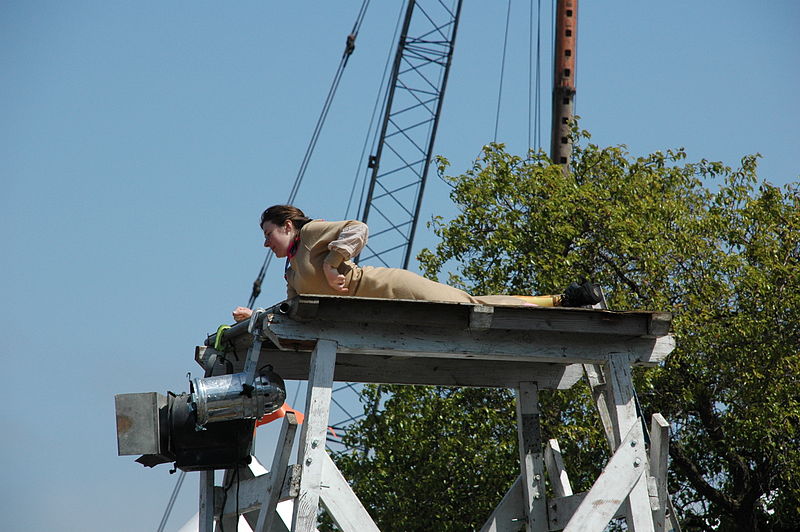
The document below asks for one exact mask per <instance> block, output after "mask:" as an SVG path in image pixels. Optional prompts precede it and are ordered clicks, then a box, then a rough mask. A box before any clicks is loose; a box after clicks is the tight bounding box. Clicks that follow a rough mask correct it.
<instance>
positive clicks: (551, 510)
mask: <svg viewBox="0 0 800 532" xmlns="http://www.w3.org/2000/svg"><path fill="white" fill-rule="evenodd" d="M588 494H589V492H588V491H585V492H583V493H576V494H573V495H567V496H564V497H554V498H552V499H548V501H547V516H548V518H549V519H550V530H563V529H564V527H566V526H567V523H569V520H570V518H571V517H572V516H573V514H574V513H575V511H576V510H577V509H578V508H579V507H580V505H581V503H582V502H583V500H584V499H585V498H586V496H587V495H588ZM624 517H625V514H624V513H622V512H621V511H619V509H618V510H617V512H616V513H615V514H614V515H613V516H612V517H611V519H622V518H624ZM596 532H599V530H598V531H596Z"/></svg>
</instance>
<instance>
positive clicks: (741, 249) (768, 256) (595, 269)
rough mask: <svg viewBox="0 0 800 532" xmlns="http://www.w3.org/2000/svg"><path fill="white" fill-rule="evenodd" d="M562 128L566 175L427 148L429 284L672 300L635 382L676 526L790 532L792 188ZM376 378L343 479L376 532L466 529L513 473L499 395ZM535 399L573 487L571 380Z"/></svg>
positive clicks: (585, 411) (507, 400) (595, 467)
mask: <svg viewBox="0 0 800 532" xmlns="http://www.w3.org/2000/svg"><path fill="white" fill-rule="evenodd" d="M575 134H576V143H575V150H574V158H573V161H572V171H571V173H565V172H563V171H562V169H561V167H559V166H557V165H552V164H550V162H549V161H548V159H547V158H546V156H544V155H543V154H536V153H531V154H529V157H528V158H521V157H518V156H514V155H511V154H508V153H506V152H505V151H504V149H503V147H502V145H489V146H487V147H486V148H485V149H484V152H483V154H482V156H481V158H480V159H479V160H478V161H476V163H475V164H474V166H473V167H472V168H471V169H470V170H469V171H467V172H465V173H464V174H462V175H458V176H446V175H445V171H446V169H447V161H446V160H444V159H441V160H440V166H439V168H440V173H441V175H442V177H443V178H444V179H446V180H447V181H448V182H449V183H450V184H451V185H452V193H451V198H452V200H453V201H454V202H455V204H456V205H457V206H458V209H459V214H458V215H457V216H456V217H455V218H454V219H452V220H449V221H445V220H443V219H441V218H436V219H434V220H433V222H432V224H433V226H434V229H435V231H436V233H437V235H438V236H439V237H440V239H441V241H440V243H439V244H438V246H437V247H436V249H435V251H430V250H424V251H423V252H422V254H421V255H420V260H421V263H422V264H423V267H424V268H425V271H426V273H427V275H428V276H430V277H432V278H436V276H437V275H439V274H440V273H441V272H442V271H444V270H445V269H446V268H448V267H449V266H452V265H456V267H455V269H454V271H452V272H451V273H450V274H449V277H448V280H447V281H448V282H449V283H450V284H453V285H455V286H459V287H462V288H465V289H467V290H468V291H470V292H472V293H475V294H482V293H512V294H513V293H554V292H557V291H558V290H561V289H563V287H564V286H566V285H567V284H568V283H569V282H571V281H573V280H576V279H578V278H582V277H583V278H588V279H593V280H595V281H597V282H600V283H601V285H602V286H603V289H604V290H605V292H606V294H607V298H608V300H609V305H610V307H611V308H614V309H618V310H634V309H651V310H670V311H672V312H673V313H674V321H673V327H674V334H675V336H676V340H677V348H676V350H675V351H674V353H673V354H672V355H671V356H670V358H669V359H668V360H667V362H666V363H665V364H664V365H663V366H662V367H659V368H653V369H651V370H647V371H638V372H637V374H636V376H635V377H636V381H637V388H638V390H639V394H640V398H641V401H642V404H643V408H644V410H645V413H646V414H647V415H648V417H649V414H651V413H653V412H661V413H662V414H664V415H665V417H667V419H668V420H670V421H671V422H672V424H673V439H672V442H671V447H670V456H671V459H672V467H671V476H670V487H671V492H672V493H674V500H675V503H676V506H677V510H678V513H679V517H680V519H681V521H682V523H683V524H684V525H685V527H686V528H687V529H691V530H712V529H714V530H743V529H747V530H794V529H796V523H798V522H800V438H798V427H799V426H800V391H799V390H800V377H798V375H800V293H799V291H798V288H800V200H799V199H798V191H799V190H800V189H799V188H798V185H797V184H793V185H790V186H786V187H784V188H783V189H781V188H777V187H774V186H772V185H770V184H768V183H766V182H761V183H759V182H758V178H757V175H756V168H757V166H756V161H757V158H756V157H755V156H748V157H745V158H744V159H742V161H741V167H740V168H738V169H731V168H729V167H726V166H724V165H723V164H721V163H718V162H710V161H706V160H701V161H699V162H695V163H687V162H685V158H686V156H685V153H684V152H683V150H669V151H667V152H666V153H662V152H656V153H653V154H650V155H647V156H644V157H632V156H631V155H630V154H629V153H628V152H627V151H626V149H625V148H624V147H621V146H618V147H607V148H601V147H598V146H596V145H594V144H591V143H590V142H588V139H589V136H588V134H587V133H585V132H578V131H577V130H576V131H575ZM578 137H580V138H578ZM715 180H716V181H717V183H718V184H717V186H716V187H715V189H714V190H712V189H710V188H707V186H706V184H710V183H712V182H714V181H715ZM390 391H391V393H389V394H387V393H386V392H387V390H386V389H384V388H377V387H371V388H367V390H366V391H365V394H364V400H365V407H366V411H367V412H368V414H369V415H367V416H366V418H365V419H364V420H363V421H362V422H360V423H359V424H358V425H357V426H356V428H355V430H353V431H351V433H350V435H349V438H351V440H350V443H351V445H354V446H360V449H361V450H359V451H356V452H353V453H351V454H342V455H339V456H338V457H336V460H337V463H339V464H340V467H342V469H343V471H344V472H345V476H346V477H348V478H349V479H351V480H352V481H353V484H354V489H355V490H356V491H357V493H358V494H359V495H360V496H361V497H362V498H363V500H364V501H365V502H366V504H367V506H368V507H370V508H371V509H372V510H373V513H374V515H375V517H376V519H377V520H378V521H379V523H380V526H381V527H382V529H386V530H431V529H434V528H435V529H437V530H468V529H470V528H474V527H476V526H480V524H481V523H482V522H483V520H484V519H485V518H486V517H487V516H488V514H489V511H490V510H491V508H493V507H494V506H495V505H496V503H497V502H498V500H499V497H500V494H501V493H502V492H503V491H504V490H505V489H506V487H507V486H508V484H509V483H510V480H511V479H513V478H514V476H515V475H516V472H517V464H516V456H517V455H516V450H515V446H516V429H515V426H514V419H515V418H514V409H513V398H512V396H511V395H510V394H509V393H508V392H505V391H496V390H448V389H441V388H425V387H419V388H410V387H397V388H392V389H391V390H390ZM385 397H388V399H386V400H385V404H384V405H381V401H382V398H385ZM541 399H542V409H543V413H544V422H543V431H544V435H545V437H548V438H551V437H554V438H557V439H558V440H559V443H560V444H561V445H562V449H563V450H564V454H565V459H566V461H567V467H568V470H569V472H570V475H571V478H572V479H573V482H574V483H575V484H577V485H576V489H577V490H583V489H586V488H587V487H588V486H589V485H590V484H591V481H592V480H593V479H594V478H596V476H597V474H598V473H599V471H600V470H601V469H602V466H603V464H604V463H605V457H606V456H607V451H606V449H605V443H604V440H603V437H602V434H601V430H600V427H599V423H598V421H597V420H596V415H595V413H594V408H593V406H592V405H591V404H590V400H589V397H588V394H587V393H586V387H585V386H580V385H579V386H576V387H575V388H573V389H572V390H569V391H566V392H551V393H549V394H545V393H543V394H542V397H541ZM378 406H383V407H384V408H382V409H379V408H378ZM490 412H493V413H495V414H492V415H489V413H490ZM484 447H485V448H484ZM409 457H410V458H409ZM414 464H417V465H414ZM419 464H425V465H424V466H422V467H421V466H420V465H419ZM472 475H475V476H472ZM471 478H479V479H480V481H479V482H478V481H471V480H470V479H471ZM473 484H475V485H478V486H479V487H477V488H473V487H472V485H473ZM445 488H446V489H445ZM473 501H476V502H473ZM432 523H436V525H435V526H433V525H432ZM449 525H452V526H450V527H449ZM432 526H433V528H431V527H432Z"/></svg>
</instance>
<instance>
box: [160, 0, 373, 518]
mask: <svg viewBox="0 0 800 532" xmlns="http://www.w3.org/2000/svg"><path fill="white" fill-rule="evenodd" d="M369 2H370V0H363V2H362V3H361V8H360V9H359V11H358V15H357V16H356V21H355V22H354V23H353V29H352V31H351V32H350V33H349V34H348V35H347V41H346V43H345V48H344V52H343V53H342V58H341V60H340V61H339V67H338V68H337V70H336V74H335V75H334V77H333V82H332V83H331V88H330V90H328V95H327V97H326V98H325V103H324V105H323V106H322V112H321V113H320V116H319V118H318V119H317V123H316V126H315V127H314V132H313V134H312V135H311V140H310V142H309V144H308V148H306V153H305V155H304V157H303V162H302V163H301V165H300V170H299V171H298V172H297V177H296V178H295V181H294V185H293V186H292V190H291V192H290V193H289V200H288V201H287V203H292V202H293V201H294V199H295V197H296V196H297V191H298V190H299V188H300V184H301V183H302V181H303V177H304V176H305V173H306V169H307V168H308V163H309V161H310V160H311V154H312V153H313V151H314V148H315V146H316V144H317V140H318V139H319V135H320V132H321V131H322V126H323V125H324V124H325V119H326V118H327V116H328V111H329V110H330V108H331V104H332V103H333V98H334V96H335V95H336V89H337V88H338V87H339V81H341V79H342V74H343V72H344V69H345V67H346V66H347V61H348V59H350V56H351V55H352V54H353V51H354V50H355V48H356V37H358V32H359V30H360V29H361V24H362V23H363V22H364V17H365V16H366V14H367V8H368V7H369ZM271 259H272V255H271V254H270V253H267V256H266V257H265V259H264V262H263V263H262V265H261V269H260V270H259V272H258V276H257V278H256V280H255V281H253V289H252V292H251V294H250V300H249V302H248V304H247V306H248V307H250V308H252V307H253V304H254V303H255V301H256V298H257V297H258V296H259V294H261V283H262V282H263V281H264V276H265V275H266V273H267V268H269V264H270V262H271ZM185 477H186V472H185V471H183V470H181V472H180V474H179V475H178V481H177V482H176V484H175V488H174V489H173V491H172V495H171V496H170V498H169V501H168V502H167V507H166V509H165V510H164V515H163V517H162V518H161V522H160V523H159V525H158V532H162V531H163V530H164V527H165V526H166V524H167V520H168V519H169V516H170V514H171V513H172V508H173V507H174V505H175V500H176V499H177V498H178V493H179V492H180V489H181V486H182V485H183V481H184V478H185Z"/></svg>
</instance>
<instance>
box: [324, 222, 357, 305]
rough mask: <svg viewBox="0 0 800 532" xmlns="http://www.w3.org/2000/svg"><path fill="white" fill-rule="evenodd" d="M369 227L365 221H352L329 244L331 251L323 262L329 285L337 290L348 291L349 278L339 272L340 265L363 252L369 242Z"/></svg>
mask: <svg viewBox="0 0 800 532" xmlns="http://www.w3.org/2000/svg"><path fill="white" fill-rule="evenodd" d="M368 235H369V229H368V228H367V224H365V223H363V222H357V221H352V222H350V223H348V224H347V225H346V226H345V227H344V229H342V231H341V233H339V236H338V237H337V238H336V240H334V241H332V242H331V243H330V244H328V249H329V250H330V253H328V256H327V257H325V262H324V263H323V264H322V269H323V273H325V280H327V281H328V286H330V287H331V288H333V289H334V290H335V291H337V292H341V293H347V292H348V288H347V284H346V283H347V279H346V278H345V276H344V275H343V274H341V273H339V270H338V268H339V265H340V264H341V263H342V262H344V261H346V260H348V259H350V258H352V257H355V256H357V255H358V254H359V253H361V250H362V249H364V246H365V245H366V244H367V238H368Z"/></svg>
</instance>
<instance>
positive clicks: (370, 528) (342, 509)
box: [321, 453, 380, 532]
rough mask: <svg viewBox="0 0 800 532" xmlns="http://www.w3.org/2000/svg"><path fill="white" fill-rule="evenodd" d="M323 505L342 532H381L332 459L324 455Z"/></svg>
mask: <svg viewBox="0 0 800 532" xmlns="http://www.w3.org/2000/svg"><path fill="white" fill-rule="evenodd" d="M322 460H323V462H322V488H323V489H322V492H321V498H322V504H324V505H325V508H327V509H328V513H330V515H331V517H332V518H333V520H334V521H335V522H336V525H337V526H338V527H339V529H340V530H341V531H342V532H380V530H379V529H378V527H377V526H376V525H375V522H374V521H373V520H372V517H370V515H369V513H368V512H367V510H366V508H364V506H363V505H362V504H361V501H359V500H358V497H356V494H355V493H353V490H352V488H350V485H349V484H348V483H347V481H346V480H345V479H344V477H343V476H342V473H341V472H340V471H339V468H338V467H336V464H334V463H333V460H331V457H330V456H328V455H327V454H326V453H323V454H322Z"/></svg>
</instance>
